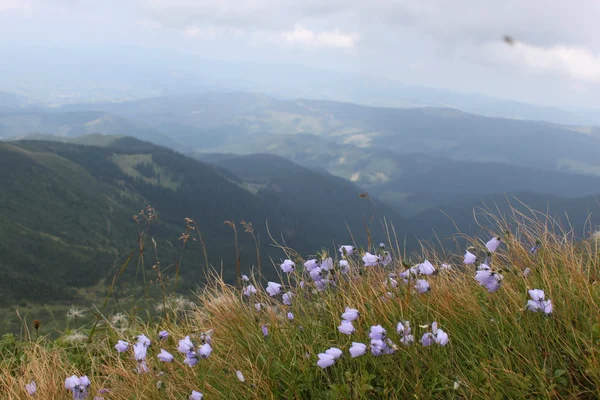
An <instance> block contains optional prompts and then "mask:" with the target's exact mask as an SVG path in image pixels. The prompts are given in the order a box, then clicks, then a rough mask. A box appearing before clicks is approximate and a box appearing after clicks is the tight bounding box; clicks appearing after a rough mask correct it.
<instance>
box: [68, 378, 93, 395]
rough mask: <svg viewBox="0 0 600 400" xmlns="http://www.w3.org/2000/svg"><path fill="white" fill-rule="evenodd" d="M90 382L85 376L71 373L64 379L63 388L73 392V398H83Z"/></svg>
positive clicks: (86, 393)
mask: <svg viewBox="0 0 600 400" xmlns="http://www.w3.org/2000/svg"><path fill="white" fill-rule="evenodd" d="M91 384H92V383H91V382H90V380H89V379H88V377H87V376H85V375H84V376H82V377H78V376H77V375H72V376H71V377H69V378H67V379H65V388H67V389H68V390H70V391H71V392H73V399H77V400H79V399H85V398H86V397H87V395H88V389H89V387H90V385H91Z"/></svg>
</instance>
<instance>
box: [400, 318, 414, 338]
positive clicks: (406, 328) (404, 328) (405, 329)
mask: <svg viewBox="0 0 600 400" xmlns="http://www.w3.org/2000/svg"><path fill="white" fill-rule="evenodd" d="M411 330H412V329H411V327H410V321H404V322H398V325H397V326H396V332H398V335H401V336H406V335H408V334H410V332H411Z"/></svg>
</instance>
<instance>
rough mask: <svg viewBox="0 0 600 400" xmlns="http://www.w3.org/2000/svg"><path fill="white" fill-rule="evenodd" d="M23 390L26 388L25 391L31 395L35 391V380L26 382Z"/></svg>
mask: <svg viewBox="0 0 600 400" xmlns="http://www.w3.org/2000/svg"><path fill="white" fill-rule="evenodd" d="M25 390H27V393H29V394H30V395H31V396H33V395H34V394H35V392H37V384H36V383H35V381H31V382H29V383H28V384H26V385H25Z"/></svg>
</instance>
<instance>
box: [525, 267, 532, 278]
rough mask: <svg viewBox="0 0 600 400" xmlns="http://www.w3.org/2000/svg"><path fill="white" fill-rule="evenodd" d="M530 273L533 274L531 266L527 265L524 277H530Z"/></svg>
mask: <svg viewBox="0 0 600 400" xmlns="http://www.w3.org/2000/svg"><path fill="white" fill-rule="evenodd" d="M529 275H531V268H529V267H527V268H525V271H523V277H524V278H529Z"/></svg>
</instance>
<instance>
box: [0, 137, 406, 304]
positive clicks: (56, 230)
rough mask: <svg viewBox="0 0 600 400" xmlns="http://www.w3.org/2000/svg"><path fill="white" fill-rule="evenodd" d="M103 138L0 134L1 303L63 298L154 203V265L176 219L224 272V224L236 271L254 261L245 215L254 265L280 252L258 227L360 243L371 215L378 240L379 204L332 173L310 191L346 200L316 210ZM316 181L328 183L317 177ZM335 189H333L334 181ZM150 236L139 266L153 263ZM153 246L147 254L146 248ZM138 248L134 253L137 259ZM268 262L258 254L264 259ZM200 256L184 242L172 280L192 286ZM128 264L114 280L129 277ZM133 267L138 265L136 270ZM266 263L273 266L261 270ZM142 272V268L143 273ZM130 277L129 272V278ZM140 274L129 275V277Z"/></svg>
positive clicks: (299, 239)
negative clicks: (97, 142) (189, 222)
mask: <svg viewBox="0 0 600 400" xmlns="http://www.w3.org/2000/svg"><path fill="white" fill-rule="evenodd" d="M106 144H107V145H106V146H104V147H99V146H85V145H78V144H71V143H61V142H48V141H16V142H5V143H0V221H1V222H0V237H2V240H1V241H0V254H2V257H1V258H0V282H1V283H0V285H1V286H0V291H1V293H0V294H1V299H2V303H5V304H10V303H11V301H13V300H15V299H18V298H28V299H33V300H37V301H45V300H49V299H52V300H60V299H72V298H74V297H76V296H78V295H80V294H81V291H78V290H77V289H82V288H85V287H89V286H92V285H95V284H97V283H100V282H102V280H103V279H104V278H106V277H109V276H110V277H112V275H113V274H114V272H115V271H116V269H117V268H120V267H121V265H122V263H123V261H124V260H125V259H126V257H127V256H128V254H129V253H130V252H131V250H132V249H133V248H135V246H136V240H137V238H138V226H137V224H136V222H135V221H134V220H133V219H132V215H134V214H137V213H139V211H140V209H143V208H144V207H145V206H147V205H152V206H153V207H154V208H155V209H156V212H157V213H158V215H159V218H158V219H157V220H156V221H155V222H154V223H153V225H152V226H151V229H150V233H149V234H150V236H152V237H153V238H154V239H155V240H156V242H157V247H158V249H159V258H160V260H161V262H162V263H163V265H169V264H173V263H174V260H177V259H178V257H179V255H180V250H181V247H182V243H181V242H180V241H178V239H179V237H180V236H181V234H182V232H184V229H185V224H184V219H185V218H186V217H189V218H192V219H194V220H195V221H197V222H198V225H199V228H200V231H201V233H202V235H203V237H204V240H205V242H206V246H207V248H208V258H209V262H210V264H211V265H213V266H215V267H216V268H217V269H220V268H221V265H223V266H224V271H223V272H224V275H225V277H226V278H227V279H229V280H230V281H231V280H232V279H233V276H234V273H235V247H234V234H233V230H232V229H231V227H230V226H228V225H226V224H224V221H236V223H238V235H239V242H240V248H241V259H242V269H244V270H246V271H248V270H249V268H250V267H251V266H252V265H255V264H256V251H255V246H254V242H253V241H252V238H251V237H250V235H249V234H247V233H245V232H244V229H243V227H242V226H241V225H239V222H240V221H242V220H245V221H249V222H252V223H253V224H254V229H255V232H256V234H257V236H259V237H260V241H261V250H262V252H263V262H268V260H269V256H271V257H272V258H273V259H274V260H278V259H280V258H281V257H282V256H283V252H282V251H281V250H279V249H276V248H274V247H272V246H270V244H271V240H270V239H269V237H268V234H267V231H266V223H267V222H268V226H269V230H270V233H271V234H272V235H273V237H274V238H276V239H277V240H278V241H285V244H287V245H289V246H292V247H294V248H295V249H296V250H298V251H300V252H302V253H303V255H308V254H314V253H315V252H316V251H319V250H320V249H321V248H322V247H323V246H325V247H329V250H330V251H334V248H333V243H336V244H340V243H342V242H343V243H346V242H348V241H349V240H350V239H351V235H350V234H349V232H348V227H347V226H346V223H348V226H349V227H350V229H351V230H352V234H353V235H354V237H355V238H356V240H357V241H361V242H364V238H365V233H364V226H363V224H364V221H365V219H368V218H370V217H371V215H372V213H373V212H375V223H374V224H373V226H374V233H373V234H374V235H376V236H377V237H382V236H383V234H382V233H381V230H380V229H379V224H378V223H377V221H378V220H379V219H380V218H382V217H383V216H384V215H383V213H384V212H385V213H386V215H385V216H386V217H388V218H389V219H390V220H400V217H399V216H398V215H397V214H395V213H394V212H393V211H391V210H390V209H387V208H382V207H380V208H377V209H373V207H372V205H371V203H370V201H369V200H368V199H360V198H359V196H358V194H359V193H360V189H358V188H357V187H355V186H354V185H352V184H349V183H345V184H344V185H342V186H339V180H338V178H333V177H327V176H326V175H324V176H323V179H331V182H332V184H331V185H330V188H334V189H335V190H334V189H332V190H331V191H327V190H323V192H322V193H314V196H320V197H322V198H330V199H331V200H333V201H336V200H337V201H339V202H343V200H344V199H345V198H347V197H349V196H352V197H353V198H356V200H358V201H356V200H352V201H351V202H350V204H351V206H350V207H349V208H348V207H345V208H342V207H340V208H339V210H336V209H330V210H328V212H327V214H328V218H327V219H326V220H325V219H321V218H319V215H320V214H319V210H317V209H315V208H314V207H317V206H320V205H322V204H319V203H311V204H314V207H313V206H311V207H313V208H311V207H299V205H300V204H302V202H298V201H295V202H290V201H288V200H287V199H286V198H283V197H281V196H276V195H275V194H274V192H273V191H264V190H256V188H255V187H250V186H248V185H247V184H245V183H244V182H243V180H242V179H241V178H238V177H236V176H235V174H232V173H231V172H226V171H224V170H223V169H222V168H218V167H215V166H211V165H207V164H205V163H202V162H200V161H197V160H194V159H192V158H188V157H186V156H183V155H181V154H179V153H176V152H174V151H172V150H169V149H166V148H163V147H159V146H155V145H153V144H151V143H147V142H141V141H139V140H136V139H132V138H115V139H114V140H113V141H107V143H106ZM324 183H325V187H327V184H326V182H324ZM342 189H343V190H342ZM150 247H151V246H150V245H148V246H147V248H146V250H147V254H145V266H146V268H147V269H148V271H151V270H150V268H151V266H152V264H153V262H154V260H155V257H154V255H153V249H151V248H150ZM150 250H152V251H150ZM136 257H137V256H136ZM265 260H267V261H265ZM203 264H204V256H203V252H202V250H201V247H200V242H199V241H192V240H190V241H189V242H188V244H187V247H186V250H185V253H184V258H183V263H182V267H181V274H182V277H183V278H184V284H182V286H181V288H190V287H195V286H196V284H197V282H198V279H199V278H200V277H201V276H202V274H201V271H202V268H203ZM136 265H137V261H132V262H131V264H130V265H129V266H128V268H127V271H126V276H128V277H129V278H131V279H124V280H123V282H124V283H126V285H133V282H135V279H136V278H135V277H136V275H137V276H138V279H141V278H139V272H140V271H139V270H137V267H136ZM136 270H137V271H136ZM267 270H272V268H268V269H267ZM148 271H146V275H148V273H149V272H148ZM127 274H129V275H127ZM138 282H139V280H138Z"/></svg>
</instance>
